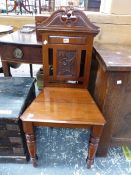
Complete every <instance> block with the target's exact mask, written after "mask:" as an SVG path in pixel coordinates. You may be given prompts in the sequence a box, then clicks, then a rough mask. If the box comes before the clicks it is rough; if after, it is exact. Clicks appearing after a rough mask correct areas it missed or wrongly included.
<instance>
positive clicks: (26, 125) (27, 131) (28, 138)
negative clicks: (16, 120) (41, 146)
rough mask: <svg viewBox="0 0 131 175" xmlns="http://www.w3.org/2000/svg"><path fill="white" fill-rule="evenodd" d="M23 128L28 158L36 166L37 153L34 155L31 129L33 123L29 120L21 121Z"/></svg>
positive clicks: (34, 146)
mask: <svg viewBox="0 0 131 175" xmlns="http://www.w3.org/2000/svg"><path fill="white" fill-rule="evenodd" d="M23 128H24V132H25V136H26V142H27V147H28V151H29V154H30V159H31V162H32V165H33V166H34V167H36V166H37V160H36V159H37V155H36V142H35V136H34V131H33V125H32V123H31V122H23Z"/></svg>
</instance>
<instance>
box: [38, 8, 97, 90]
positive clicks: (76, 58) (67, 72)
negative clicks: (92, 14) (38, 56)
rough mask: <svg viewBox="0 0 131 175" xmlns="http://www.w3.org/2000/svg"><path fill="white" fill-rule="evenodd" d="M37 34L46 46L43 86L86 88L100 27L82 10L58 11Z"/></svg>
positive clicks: (39, 27) (40, 27)
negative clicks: (94, 43)
mask: <svg viewBox="0 0 131 175" xmlns="http://www.w3.org/2000/svg"><path fill="white" fill-rule="evenodd" d="M37 30H38V31H39V33H41V36H42V43H43V51H42V53H43V65H44V86H66V87H81V88H87V85H88V79H89V72H90V63H91V55H92V47H93V38H94V36H95V35H96V34H97V33H98V32H99V29H98V27H96V26H94V25H93V24H92V23H91V22H90V21H89V19H88V18H87V17H86V15H85V14H84V13H83V12H81V11H79V10H74V11H72V12H67V11H64V10H58V11H56V12H54V13H53V14H52V15H51V17H49V18H48V19H47V20H45V21H43V22H42V23H41V24H40V25H39V26H37Z"/></svg>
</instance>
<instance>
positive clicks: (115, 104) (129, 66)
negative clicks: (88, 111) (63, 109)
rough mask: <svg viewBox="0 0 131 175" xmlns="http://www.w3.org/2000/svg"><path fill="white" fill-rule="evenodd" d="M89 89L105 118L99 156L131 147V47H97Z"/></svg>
mask: <svg viewBox="0 0 131 175" xmlns="http://www.w3.org/2000/svg"><path fill="white" fill-rule="evenodd" d="M90 75H91V76H90V85H89V89H90V92H91V94H92V96H93V97H94V99H95V101H96V102H97V104H98V106H99V108H100V109H101V111H102V112H103V114H104V116H105V118H106V121H107V123H106V125H105V127H104V132H103V135H102V139H101V143H100V146H99V149H98V152H97V154H98V155H99V156H105V155H106V154H107V151H108V148H109V146H121V145H130V146H131V46H119V45H113V44H95V46H94V52H93V61H92V69H91V74H90Z"/></svg>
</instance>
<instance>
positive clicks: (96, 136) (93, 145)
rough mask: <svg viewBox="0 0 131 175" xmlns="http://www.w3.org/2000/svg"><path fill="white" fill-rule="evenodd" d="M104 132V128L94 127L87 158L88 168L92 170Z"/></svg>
mask: <svg viewBox="0 0 131 175" xmlns="http://www.w3.org/2000/svg"><path fill="white" fill-rule="evenodd" d="M102 130H103V126H93V127H92V130H91V135H90V141H89V148H88V157H87V168H90V167H91V165H92V164H93V163H94V158H95V155H96V151H97V148H98V144H99V141H100V136H101V133H102Z"/></svg>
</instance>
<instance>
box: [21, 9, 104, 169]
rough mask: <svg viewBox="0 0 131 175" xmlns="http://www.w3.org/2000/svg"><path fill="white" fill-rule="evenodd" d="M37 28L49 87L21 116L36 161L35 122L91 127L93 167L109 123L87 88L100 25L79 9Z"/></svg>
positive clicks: (56, 15) (55, 16)
mask: <svg viewBox="0 0 131 175" xmlns="http://www.w3.org/2000/svg"><path fill="white" fill-rule="evenodd" d="M37 30H39V32H40V34H41V35H42V43H43V46H42V54H43V66H44V77H43V78H44V86H45V88H44V90H43V92H41V93H40V94H39V96H38V97H36V99H35V100H34V102H33V103H32V104H31V105H30V107H29V108H28V109H27V110H26V111H25V112H24V114H23V115H22V116H21V120H22V122H23V128H24V132H25V135H26V140H27V146H28V150H29V153H30V157H31V160H32V163H33V165H34V166H35V165H36V145H35V136H34V132H33V128H34V126H49V127H61V128H62V127H69V128H90V129H91V136H90V143H89V149H88V158H87V166H88V168H90V167H91V165H92V164H93V162H94V157H95V153H96V151H97V147H98V143H99V140H100V136H101V133H102V129H103V126H104V124H105V120H104V118H103V116H102V114H101V112H100V111H99V109H98V107H97V106H96V104H95V102H94V101H93V99H92V98H91V96H90V94H89V92H88V91H87V89H86V88H87V85H88V79H89V72H90V62H91V54H92V47H93V38H94V36H95V35H96V34H97V33H98V32H99V29H98V28H97V27H96V26H94V25H93V24H92V23H91V22H90V21H89V20H88V18H87V17H86V16H85V14H84V13H83V12H81V11H79V10H74V11H72V12H66V11H64V10H58V11H56V12H55V13H53V14H52V16H51V17H50V18H48V19H47V20H46V21H45V22H42V23H41V24H40V25H38V26H37Z"/></svg>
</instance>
